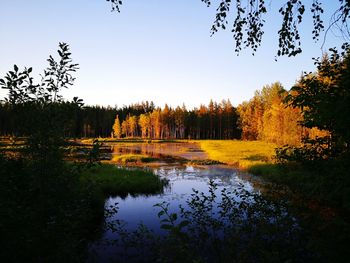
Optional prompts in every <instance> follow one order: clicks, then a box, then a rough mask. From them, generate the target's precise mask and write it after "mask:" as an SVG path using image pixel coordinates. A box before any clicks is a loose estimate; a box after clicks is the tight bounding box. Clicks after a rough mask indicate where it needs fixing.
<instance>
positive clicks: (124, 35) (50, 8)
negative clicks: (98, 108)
mask: <svg viewBox="0 0 350 263" xmlns="http://www.w3.org/2000/svg"><path fill="white" fill-rule="evenodd" d="M123 2H124V5H123V6H122V8H121V13H116V12H115V13H112V12H111V11H110V5H109V3H107V2H106V1H105V0H74V1H72V0H50V1H48V0H32V1H25V0H1V1H0V11H1V15H0V35H1V42H0V78H2V77H3V76H4V75H5V74H6V72H7V71H9V70H11V69H12V67H13V64H17V65H18V66H19V67H20V68H22V67H24V66H27V67H30V66H32V67H33V69H34V76H37V75H39V74H40V73H41V72H42V71H43V69H44V68H45V67H46V66H47V62H46V59H47V58H48V56H49V55H50V54H52V55H54V56H55V57H57V56H56V50H57V47H58V43H59V42H66V43H68V44H69V45H70V47H71V51H72V57H73V60H74V62H75V63H78V64H79V65H80V69H79V71H78V72H77V74H76V78H77V80H76V82H75V85H74V86H73V87H71V88H70V89H69V90H65V91H64V92H63V95H64V97H65V98H66V99H71V98H72V97H73V96H78V97H80V98H82V99H83V100H84V102H85V103H86V104H89V105H104V106H107V105H110V106H115V105H117V106H119V107H120V106H123V105H128V104H130V103H136V102H141V101H145V100H149V101H154V102H155V104H156V105H157V106H161V107H163V106H164V104H165V103H168V104H170V105H171V106H177V105H182V103H185V104H186V106H188V108H191V107H194V106H199V104H200V103H204V104H208V102H209V100H210V99H213V100H215V101H220V100H222V99H228V98H229V99H230V100H231V102H232V103H233V104H234V105H238V104H239V103H241V102H242V101H244V100H248V99H250V98H251V97H252V96H253V95H254V91H255V90H257V89H261V88H262V87H263V86H264V85H266V84H271V83H273V82H275V81H280V82H281V83H282V84H283V86H284V87H285V88H286V89H289V88H290V87H291V86H292V85H293V84H294V83H295V81H296V80H297V79H298V78H299V77H300V75H301V73H302V72H303V71H314V65H313V61H312V57H319V56H321V54H322V51H321V42H322V41H320V42H318V43H314V42H313V41H312V38H311V34H310V32H311V30H312V29H311V27H312V22H311V20H310V19H305V20H304V21H303V24H302V29H303V30H302V31H301V35H302V44H303V53H302V54H301V55H299V56H297V57H295V58H278V61H277V62H276V61H275V55H276V52H277V45H278V38H277V31H278V29H279V26H280V24H281V17H280V16H279V15H278V14H277V10H278V8H279V7H280V6H278V3H276V2H280V1H271V5H270V7H269V9H270V11H271V12H270V14H269V15H267V16H266V20H267V23H266V26H265V35H264V37H263V44H262V46H261V47H260V48H259V49H258V51H257V53H256V54H255V56H252V55H251V50H243V51H242V52H241V53H240V55H239V56H237V54H235V53H234V46H233V38H232V34H231V32H230V30H226V31H221V32H218V33H217V34H216V35H214V36H213V37H210V28H211V25H212V22H213V20H214V17H215V8H216V6H217V5H216V3H217V1H213V6H212V7H210V8H207V7H206V6H205V5H204V4H203V3H202V2H201V1H200V0H191V1H190V0H162V1H160V0H147V1H145V0H124V1H123ZM267 2H268V1H267ZM306 2H308V1H306ZM324 2H328V3H327V6H324V8H325V10H326V14H325V25H328V20H329V15H330V12H329V11H330V10H334V8H335V6H337V1H324ZM276 4H277V5H276ZM230 22H231V24H232V21H230ZM342 41H343V40H342V39H341V38H337V37H336V36H335V35H333V34H330V35H329V36H328V38H327V41H326V45H325V46H324V50H327V49H328V48H329V47H333V46H339V45H340V43H342ZM5 95H6V91H5V90H1V91H0V98H1V99H2V98H3V97H4V96H5Z"/></svg>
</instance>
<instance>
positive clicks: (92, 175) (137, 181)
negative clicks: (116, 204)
mask: <svg viewBox="0 0 350 263" xmlns="http://www.w3.org/2000/svg"><path fill="white" fill-rule="evenodd" d="M81 180H82V182H83V183H87V182H89V183H92V184H93V185H94V187H95V188H96V189H98V190H99V191H101V192H102V193H103V194H104V196H115V195H119V196H125V195H127V194H132V195H136V194H155V193H159V192H161V191H162V190H163V187H164V186H165V185H166V184H167V181H165V180H164V179H161V178H159V176H157V175H155V174H154V173H153V172H152V171H145V170H139V169H128V168H117V167H116V166H115V165H111V164H103V165H102V166H96V167H93V168H91V169H88V170H85V171H84V172H83V173H82V175H81Z"/></svg>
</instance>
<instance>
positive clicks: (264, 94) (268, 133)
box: [238, 82, 303, 145]
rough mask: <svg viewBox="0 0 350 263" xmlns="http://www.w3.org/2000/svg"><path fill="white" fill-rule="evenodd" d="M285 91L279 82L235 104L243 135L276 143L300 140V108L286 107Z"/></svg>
mask: <svg viewBox="0 0 350 263" xmlns="http://www.w3.org/2000/svg"><path fill="white" fill-rule="evenodd" d="M287 95H288V92H287V91H285V90H284V88H283V87H282V85H281V84H280V83H278V82H277V83H273V84H272V85H267V86H264V87H263V88H262V90H261V91H256V92H255V95H254V97H253V98H252V99H251V100H250V101H248V102H243V103H242V104H240V105H239V106H238V112H239V123H240V127H241V129H242V139H244V140H263V141H266V142H272V143H276V144H278V145H285V144H289V145H299V144H300V142H301V140H302V135H303V131H302V127H300V125H299V121H301V120H302V114H301V112H300V110H298V109H294V108H292V107H287V104H286V103H284V98H285V97H286V96H287Z"/></svg>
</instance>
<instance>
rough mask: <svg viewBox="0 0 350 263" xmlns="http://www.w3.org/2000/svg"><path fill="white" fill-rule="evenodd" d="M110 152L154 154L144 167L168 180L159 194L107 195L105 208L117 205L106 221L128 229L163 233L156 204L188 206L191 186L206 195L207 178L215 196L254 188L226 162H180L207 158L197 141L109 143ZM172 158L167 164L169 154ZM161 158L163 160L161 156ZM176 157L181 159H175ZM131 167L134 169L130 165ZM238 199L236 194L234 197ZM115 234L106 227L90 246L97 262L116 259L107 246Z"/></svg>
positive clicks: (174, 208)
mask: <svg viewBox="0 0 350 263" xmlns="http://www.w3.org/2000/svg"><path fill="white" fill-rule="evenodd" d="M109 146H110V147H111V150H112V155H121V154H147V155H150V156H153V157H154V156H156V157H158V158H159V159H160V162H157V165H155V166H154V165H150V166H149V167H144V169H152V170H153V171H154V173H156V174H157V175H159V176H160V177H161V178H166V179H167V180H168V181H169V184H168V186H167V187H165V189H164V192H163V193H162V194H157V195H148V196H145V195H138V196H131V195H128V196H127V197H125V198H122V197H109V198H108V199H107V200H106V203H105V208H106V209H108V208H109V207H110V206H114V205H115V204H117V207H118V210H117V213H115V214H112V215H110V216H109V217H108V218H107V219H106V220H107V223H111V222H113V221H114V220H120V221H121V222H122V224H123V225H124V226H123V228H124V229H125V230H127V231H130V232H132V231H134V230H136V229H137V228H138V226H139V225H140V224H143V225H145V226H147V228H148V229H149V230H151V231H153V232H154V233H156V234H157V235H163V234H165V233H166V231H165V230H163V229H161V228H160V219H159V218H158V215H157V214H158V212H159V211H160V208H159V207H155V206H154V205H155V204H159V203H162V202H167V203H169V211H170V212H172V213H173V212H175V213H178V212H179V206H180V205H181V206H183V207H184V208H188V204H187V200H188V199H189V198H190V197H191V194H192V193H193V189H195V190H198V191H199V192H203V193H204V194H206V195H207V194H209V192H208V189H209V185H208V183H209V181H213V182H215V183H216V184H217V189H216V192H215V193H216V195H217V199H220V197H221V196H220V195H221V191H222V190H223V189H227V190H228V191H232V190H234V189H238V188H240V189H242V188H243V189H245V190H247V191H254V187H253V184H252V177H251V176H250V175H248V174H246V173H243V172H240V171H239V170H237V169H235V168H233V167H229V166H226V165H207V166H193V165H189V164H186V163H184V162H183V160H184V159H186V160H189V161H191V160H192V161H193V160H203V159H205V158H206V155H205V153H204V152H202V151H201V150H200V148H199V147H198V145H197V144H193V143H158V144H147V143H142V144H141V143H140V144H110V145H109ZM170 155H171V156H173V157H174V158H175V159H174V160H173V161H172V162H170V163H167V162H165V161H164V160H165V159H166V160H168V159H169V156H170ZM162 158H163V159H162ZM176 160H180V161H179V162H177V161H176ZM130 169H133V168H132V167H131V168H130ZM237 198H239V197H237ZM118 238H119V237H118V234H116V233H114V232H113V231H112V230H111V229H105V231H104V233H103V236H102V237H101V239H100V240H99V241H97V242H95V243H94V244H92V245H91V247H90V252H91V253H92V254H93V255H94V258H95V259H98V260H96V261H98V262H109V260H110V259H113V258H114V259H116V257H115V254H116V251H118V248H117V247H116V246H112V245H106V241H107V243H108V241H112V240H117V239H118Z"/></svg>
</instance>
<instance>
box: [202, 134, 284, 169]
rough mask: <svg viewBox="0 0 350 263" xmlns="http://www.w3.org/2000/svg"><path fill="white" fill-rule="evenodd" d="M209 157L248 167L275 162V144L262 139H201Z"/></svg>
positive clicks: (244, 167) (203, 148)
mask: <svg viewBox="0 0 350 263" xmlns="http://www.w3.org/2000/svg"><path fill="white" fill-rule="evenodd" d="M199 143H200V146H201V148H202V150H203V151H205V152H206V153H207V154H208V156H209V159H211V160H215V161H219V162H223V163H227V164H230V165H236V166H238V167H240V168H243V169H248V168H250V167H252V166H255V165H260V164H267V163H274V161H275V148H276V147H277V146H276V145H275V144H272V143H266V142H261V141H238V140H201V141H199Z"/></svg>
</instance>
